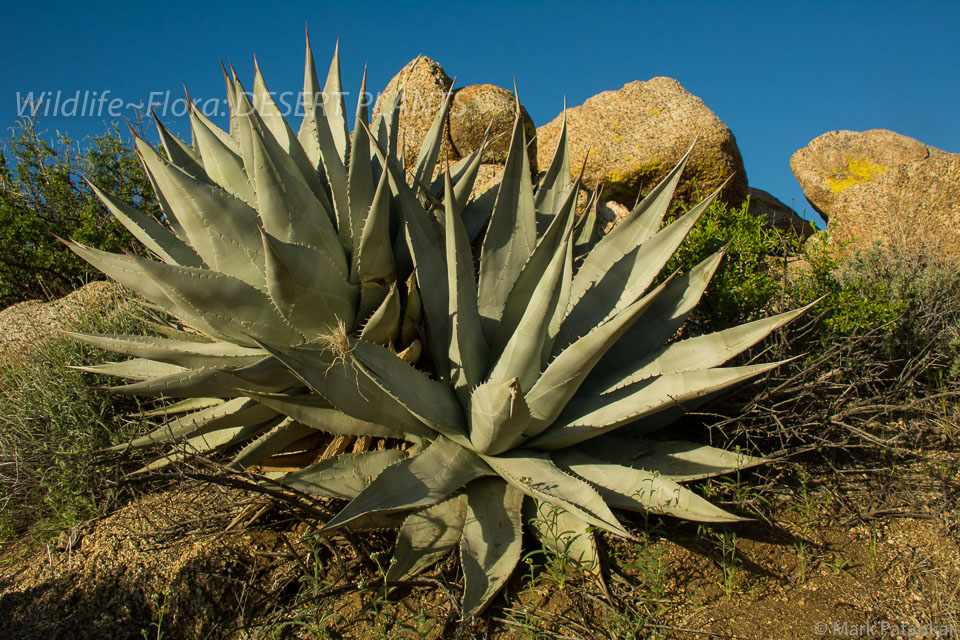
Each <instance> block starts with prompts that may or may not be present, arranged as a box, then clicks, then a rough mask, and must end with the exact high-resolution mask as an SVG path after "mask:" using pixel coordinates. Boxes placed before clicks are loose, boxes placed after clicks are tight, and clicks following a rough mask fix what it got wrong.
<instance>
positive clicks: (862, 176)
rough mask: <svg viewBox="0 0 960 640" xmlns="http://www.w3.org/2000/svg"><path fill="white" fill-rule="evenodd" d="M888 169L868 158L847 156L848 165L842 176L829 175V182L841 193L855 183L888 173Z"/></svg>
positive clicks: (868, 180)
mask: <svg viewBox="0 0 960 640" xmlns="http://www.w3.org/2000/svg"><path fill="white" fill-rule="evenodd" d="M886 171H887V167H884V166H883V165H879V164H874V163H872V162H870V161H869V160H868V159H866V158H847V162H846V166H845V167H844V169H843V172H842V174H841V175H840V177H838V178H834V177H828V178H827V183H828V184H829V185H830V189H831V190H832V191H833V192H834V193H840V192H841V191H843V190H845V189H849V188H850V187H852V186H854V185H857V184H862V183H864V182H870V181H871V180H873V179H875V178H877V177H879V176H881V175H883V174H884V173H886Z"/></svg>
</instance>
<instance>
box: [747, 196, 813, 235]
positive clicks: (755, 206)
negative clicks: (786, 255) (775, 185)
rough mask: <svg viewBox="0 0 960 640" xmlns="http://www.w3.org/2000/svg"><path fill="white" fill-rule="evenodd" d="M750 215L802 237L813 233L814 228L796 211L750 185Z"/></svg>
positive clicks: (778, 228) (779, 229) (775, 227)
mask: <svg viewBox="0 0 960 640" xmlns="http://www.w3.org/2000/svg"><path fill="white" fill-rule="evenodd" d="M748 211H749V212H750V215H752V216H754V217H762V218H764V219H765V220H766V221H767V225H769V226H770V227H772V228H773V229H777V230H778V231H789V232H791V233H796V234H797V235H799V236H803V237H804V238H809V237H810V236H811V235H813V233H814V231H815V228H814V226H813V225H812V224H810V223H809V222H808V221H806V220H804V219H803V218H801V217H800V216H799V215H797V212H796V211H794V210H793V209H791V208H790V207H788V206H787V205H785V204H784V203H783V202H781V201H780V200H778V199H777V198H775V197H774V196H773V195H771V194H769V193H767V192H766V191H763V190H762V189H754V188H753V187H750V207H749V209H748Z"/></svg>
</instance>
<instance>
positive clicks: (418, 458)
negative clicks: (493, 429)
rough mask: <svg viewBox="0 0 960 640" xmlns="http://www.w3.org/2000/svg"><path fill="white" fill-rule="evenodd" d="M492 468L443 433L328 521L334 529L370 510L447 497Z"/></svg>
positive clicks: (405, 506) (326, 528) (405, 507)
mask: <svg viewBox="0 0 960 640" xmlns="http://www.w3.org/2000/svg"><path fill="white" fill-rule="evenodd" d="M489 474H490V469H489V467H487V465H485V464H484V463H483V462H482V461H481V460H480V459H479V458H478V457H477V455H476V454H475V453H473V452H471V451H469V450H467V449H464V448H463V447H461V446H460V445H458V444H456V443H455V442H453V441H452V440H449V439H447V438H444V437H443V436H439V437H438V438H437V439H436V440H434V441H433V442H432V443H431V444H430V445H429V446H428V447H427V448H426V449H424V450H423V452H422V453H420V454H419V455H414V456H412V457H410V458H406V459H404V460H401V461H400V462H397V463H396V464H393V465H391V466H390V467H387V468H386V469H384V470H383V473H381V474H380V475H379V476H377V478H376V479H375V480H374V481H373V482H372V483H370V486H369V487H367V488H366V489H364V490H363V491H361V492H360V494H359V495H358V496H357V497H356V498H354V499H353V500H352V501H351V502H350V503H349V504H348V505H347V506H346V507H344V509H343V511H341V512H340V513H338V514H337V515H336V516H334V518H333V519H332V520H330V521H329V522H328V523H327V524H326V525H324V527H323V530H324V531H333V530H335V529H338V528H340V527H342V526H344V525H346V524H349V523H350V521H351V520H353V519H355V518H358V517H360V516H362V515H365V514H367V513H370V512H378V511H379V512H385V513H391V512H398V511H408V510H410V509H415V508H417V507H425V506H429V505H431V504H436V503H437V502H439V501H441V500H443V499H444V498H446V497H447V496H449V495H450V494H452V493H453V492H455V491H457V490H458V489H459V488H460V487H462V486H463V485H465V484H466V483H468V482H470V481H471V480H475V479H477V478H479V477H481V476H485V475H489Z"/></svg>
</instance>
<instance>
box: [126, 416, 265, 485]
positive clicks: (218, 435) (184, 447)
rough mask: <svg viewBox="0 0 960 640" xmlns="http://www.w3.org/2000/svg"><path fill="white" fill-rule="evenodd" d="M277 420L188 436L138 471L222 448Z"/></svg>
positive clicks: (244, 438) (252, 435)
mask: <svg viewBox="0 0 960 640" xmlns="http://www.w3.org/2000/svg"><path fill="white" fill-rule="evenodd" d="M278 421H279V419H278V420H271V421H269V422H265V423H262V424H251V425H244V426H240V427H230V428H227V429H218V430H216V431H210V432H208V433H204V434H202V435H199V436H196V437H193V438H190V439H189V440H187V441H186V442H184V443H182V444H179V445H177V446H176V447H175V448H174V449H173V451H170V452H168V453H167V454H166V455H164V457H162V458H160V459H158V460H154V461H153V462H151V463H149V464H147V465H146V466H144V467H143V468H142V469H139V470H138V473H142V472H145V471H157V470H159V469H163V468H165V467H167V466H169V465H170V464H172V463H174V462H178V461H180V460H184V459H185V458H186V457H187V456H189V455H199V454H204V453H208V452H211V451H216V450H218V449H223V448H226V447H229V446H231V445H234V444H237V443H238V442H244V441H246V440H249V439H250V438H255V437H256V436H257V435H259V434H261V433H263V432H265V431H267V430H268V429H270V428H272V427H273V426H274V425H275V424H277V422H278Z"/></svg>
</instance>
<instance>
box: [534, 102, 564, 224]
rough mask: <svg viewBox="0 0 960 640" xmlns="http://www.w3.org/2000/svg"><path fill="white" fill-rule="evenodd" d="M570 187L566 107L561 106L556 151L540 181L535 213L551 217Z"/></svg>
mask: <svg viewBox="0 0 960 640" xmlns="http://www.w3.org/2000/svg"><path fill="white" fill-rule="evenodd" d="M571 186H572V182H571V180H570V144H569V142H568V141H567V106H566V104H564V106H563V121H562V122H561V124H560V137H559V138H558V139H557V150H556V151H554V152H553V159H552V160H551V161H550V167H549V168H547V172H546V174H544V176H543V179H542V180H541V181H540V188H539V189H538V190H537V197H536V201H535V202H536V206H537V211H541V212H544V213H547V214H549V215H551V216H552V215H553V214H554V213H555V212H557V211H559V210H560V209H561V206H562V205H563V202H564V201H565V200H566V199H567V198H568V197H569V194H568V191H569V189H570V188H571Z"/></svg>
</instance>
